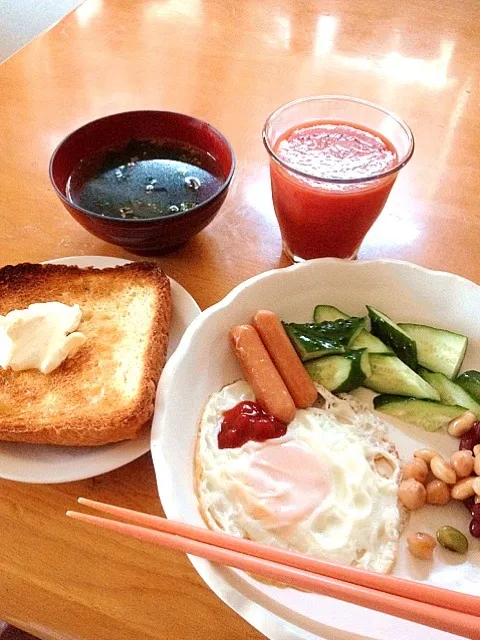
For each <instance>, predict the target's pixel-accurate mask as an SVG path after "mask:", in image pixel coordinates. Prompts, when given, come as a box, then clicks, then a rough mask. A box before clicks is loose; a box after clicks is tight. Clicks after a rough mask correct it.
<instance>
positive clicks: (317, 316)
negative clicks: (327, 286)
mask: <svg viewBox="0 0 480 640" xmlns="http://www.w3.org/2000/svg"><path fill="white" fill-rule="evenodd" d="M349 317H350V316H347V314H346V313H343V311H340V309H337V307H332V306H331V305H329V304H317V306H316V307H315V309H314V310H313V321H314V322H332V321H334V320H346V319H347V318H349Z"/></svg>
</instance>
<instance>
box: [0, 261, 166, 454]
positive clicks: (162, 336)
mask: <svg viewBox="0 0 480 640" xmlns="http://www.w3.org/2000/svg"><path fill="white" fill-rule="evenodd" d="M53 300H58V301H60V302H64V303H66V304H75V303H77V304H79V305H80V308H81V309H82V312H83V316H82V321H81V323H80V326H79V329H78V330H79V331H83V332H84V333H85V335H86V336H87V341H86V343H85V345H83V346H82V347H81V348H80V349H79V351H78V352H77V353H76V354H74V355H73V356H71V357H69V358H67V360H65V361H64V362H63V363H62V364H61V365H60V366H59V367H58V368H57V369H56V370H55V371H53V372H52V373H50V374H47V375H45V374H42V373H40V372H39V371H36V370H32V371H22V372H13V371H11V370H6V371H3V370H2V369H0V440H9V441H21V442H32V443H42V444H58V445H73V446H96V445H102V444H106V443H109V442H117V441H120V440H125V439H132V438H135V437H137V436H138V435H139V433H140V431H141V430H142V428H143V427H144V426H145V425H146V424H148V423H149V421H150V420H151V417H152V415H153V409H154V404H155V390H156V385H157V382H158V379H159V377H160V373H161V371H162V368H163V366H164V364H165V359H166V353H167V346H168V329H169V325H170V317H171V295H170V282H169V280H168V278H167V277H166V276H165V274H164V273H163V271H162V270H161V269H160V268H159V267H158V265H156V264H155V263H153V262H134V263H130V264H127V265H125V266H121V267H113V268H107V269H96V268H93V267H88V268H80V267H76V266H67V265H54V264H44V265H41V264H29V263H26V264H20V265H15V266H7V267H4V268H2V269H0V314H1V315H5V314H6V313H8V312H9V311H11V310H12V309H24V308H26V307H27V306H28V305H29V304H32V303H34V302H49V301H53ZM124 345H126V346H127V347H128V353H126V354H125V358H126V359H127V360H128V362H127V364H125V363H123V361H122V357H123V352H122V346H124ZM119 365H120V366H123V365H124V366H123V369H122V375H123V378H121V379H120V382H119V381H118V379H117V378H118V377H119V371H118V368H119ZM122 381H123V384H122ZM129 394H130V395H129ZM130 396H131V397H130Z"/></svg>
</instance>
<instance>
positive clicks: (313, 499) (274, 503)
mask: <svg viewBox="0 0 480 640" xmlns="http://www.w3.org/2000/svg"><path fill="white" fill-rule="evenodd" d="M242 480H243V482H244V483H245V489H244V490H243V491H240V494H241V495H240V496H239V498H240V499H241V500H242V502H243V504H244V507H245V509H246V510H247V511H248V512H249V514H250V515H251V516H252V517H253V518H255V519H256V520H262V521H263V523H264V524H265V526H267V527H269V528H279V527H286V526H289V525H292V524H296V523H298V522H300V521H301V520H304V519H305V518H306V517H308V516H309V515H310V514H311V513H312V512H313V510H314V509H315V508H317V507H318V505H319V504H320V503H321V502H322V501H323V500H324V498H325V496H326V495H327V494H328V493H329V492H330V488H331V480H330V476H329V473H328V469H327V468H326V467H325V466H324V465H322V463H321V461H320V460H319V459H318V458H317V457H316V456H315V455H314V454H313V453H311V452H310V451H308V450H307V449H305V448H303V447H301V446H299V445H298V444H296V443H293V442H286V443H281V444H272V445H269V446H266V447H264V448H263V449H261V451H259V452H258V453H257V454H256V455H255V457H254V459H253V461H252V463H251V464H250V465H249V467H248V470H247V471H246V472H245V474H244V477H243V478H242Z"/></svg>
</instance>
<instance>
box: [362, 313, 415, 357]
mask: <svg viewBox="0 0 480 640" xmlns="http://www.w3.org/2000/svg"><path fill="white" fill-rule="evenodd" d="M367 309H368V315H369V316H370V320H371V322H372V333H373V335H374V336H377V338H380V340H381V341H382V342H384V343H385V344H386V345H388V346H389V347H391V348H392V349H393V351H394V352H395V353H396V354H397V356H398V357H399V358H400V360H403V362H405V364H406V365H408V366H409V367H410V368H411V369H416V368H417V349H416V346H415V342H414V341H413V340H412V338H410V336H409V335H408V334H407V333H406V332H405V331H404V330H403V329H401V328H400V327H399V326H398V325H397V324H395V322H393V320H391V319H390V318H389V317H388V316H386V315H385V314H384V313H381V311H378V310H377V309H374V308H373V307H369V306H368V305H367Z"/></svg>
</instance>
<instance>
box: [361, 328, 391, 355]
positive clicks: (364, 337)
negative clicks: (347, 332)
mask: <svg viewBox="0 0 480 640" xmlns="http://www.w3.org/2000/svg"><path fill="white" fill-rule="evenodd" d="M350 349H367V351H368V352H369V353H389V354H391V355H395V354H394V353H393V351H392V350H391V349H390V347H387V345H386V344H383V342H382V341H381V340H379V339H378V338H377V337H376V336H372V334H371V333H369V332H368V331H366V330H365V329H364V330H363V331H361V332H360V334H359V335H358V338H355V340H354V341H353V342H352V344H351V345H350Z"/></svg>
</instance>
